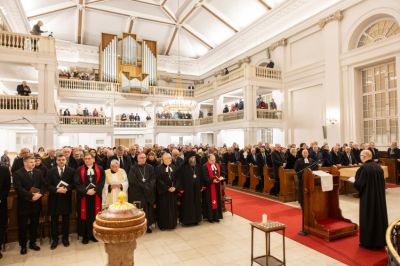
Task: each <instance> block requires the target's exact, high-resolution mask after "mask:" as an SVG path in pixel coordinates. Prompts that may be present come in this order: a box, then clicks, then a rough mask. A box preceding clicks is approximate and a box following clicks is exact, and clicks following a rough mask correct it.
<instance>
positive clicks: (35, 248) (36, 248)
mask: <svg viewBox="0 0 400 266" xmlns="http://www.w3.org/2000/svg"><path fill="white" fill-rule="evenodd" d="M29 249H32V250H34V251H39V250H40V247H39V246H38V245H36V243H32V244H29Z"/></svg>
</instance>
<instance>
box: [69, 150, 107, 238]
mask: <svg viewBox="0 0 400 266" xmlns="http://www.w3.org/2000/svg"><path fill="white" fill-rule="evenodd" d="M94 160H95V158H94V156H93V155H92V154H90V153H87V154H86V155H85V158H84V161H85V163H84V165H82V166H81V167H79V168H78V169H77V170H76V172H75V176H74V181H75V185H76V189H77V191H78V198H77V204H78V208H77V210H78V235H80V236H82V237H83V239H82V244H87V243H89V240H92V241H93V242H97V240H96V239H95V238H94V236H93V222H94V220H95V219H96V214H98V213H99V212H100V211H101V196H102V193H103V187H104V182H105V175H104V170H103V168H102V167H101V166H98V165H97V164H96V163H95V162H94Z"/></svg>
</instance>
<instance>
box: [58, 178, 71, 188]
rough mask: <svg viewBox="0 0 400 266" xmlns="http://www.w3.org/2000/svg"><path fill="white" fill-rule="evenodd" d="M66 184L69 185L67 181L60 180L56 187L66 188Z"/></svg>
mask: <svg viewBox="0 0 400 266" xmlns="http://www.w3.org/2000/svg"><path fill="white" fill-rule="evenodd" d="M68 186H69V185H68V183H67V182H65V181H62V180H61V181H60V182H59V183H58V185H57V187H56V188H59V187H63V188H67V187H68Z"/></svg>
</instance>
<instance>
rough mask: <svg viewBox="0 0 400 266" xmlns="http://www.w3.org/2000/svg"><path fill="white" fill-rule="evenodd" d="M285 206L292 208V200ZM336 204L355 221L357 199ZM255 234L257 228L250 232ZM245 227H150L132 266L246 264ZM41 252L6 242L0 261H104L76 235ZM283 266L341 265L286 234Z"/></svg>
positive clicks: (236, 221) (260, 243) (393, 207)
mask: <svg viewBox="0 0 400 266" xmlns="http://www.w3.org/2000/svg"><path fill="white" fill-rule="evenodd" d="M399 202H400V188H394V189H388V190H387V203H388V212H389V222H390V221H392V220H394V219H396V218H398V217H400V208H398V207H397V206H398V203H399ZM289 205H292V206H295V207H298V206H297V204H296V203H290V204H289ZM340 206H341V208H342V210H343V215H344V216H345V217H346V218H350V219H351V220H353V221H355V222H358V199H356V198H353V197H351V196H341V197H340ZM256 232H257V231H256ZM250 237H251V235H250V226H249V221H248V220H246V219H243V218H241V217H239V216H237V215H234V216H231V214H230V213H229V212H227V213H225V214H224V219H223V221H221V222H220V223H219V224H216V223H213V224H209V223H208V222H204V223H202V224H201V225H199V226H196V227H181V226H179V227H178V228H177V229H176V230H173V231H163V232H161V231H159V230H154V231H153V233H152V234H147V235H145V236H144V237H142V238H141V239H139V241H138V245H137V246H138V247H137V249H136V251H135V265H139V266H153V265H154V266H158V265H174V266H180V265H190V266H196V265H199V266H206V265H230V266H234V265H241V266H242V265H250ZM255 243H256V247H255V254H256V255H261V254H263V250H264V235H263V234H262V233H261V232H257V233H256V234H255ZM281 243H282V236H281V235H279V234H275V233H274V234H272V240H271V245H272V254H273V255H276V256H277V257H278V258H279V257H281V256H282V249H281ZM41 248H42V250H41V251H39V252H34V251H31V250H28V254H27V255H25V256H21V255H19V247H18V245H17V243H11V244H9V245H7V250H6V252H4V253H3V255H4V257H3V259H1V260H0V265H29V266H35V265H41V266H46V265H49V266H50V265H52V266H53V265H84V266H90V265H94V266H100V265H106V260H107V255H106V253H105V252H104V248H103V244H101V243H92V242H90V244H89V245H82V244H81V243H80V242H78V241H77V239H76V235H71V246H70V247H68V248H65V247H63V246H62V245H59V247H58V248H57V249H56V250H54V251H52V250H50V245H49V241H48V239H46V240H44V241H43V243H42V245H41ZM286 260H287V265H296V266H299V265H307V266H309V265H319V266H323V265H343V264H342V263H340V262H338V261H336V260H334V259H332V258H330V257H328V256H325V255H324V254H321V253H319V252H317V251H315V250H313V249H310V248H308V247H306V246H304V245H302V244H299V243H297V242H295V241H293V240H291V239H288V238H286Z"/></svg>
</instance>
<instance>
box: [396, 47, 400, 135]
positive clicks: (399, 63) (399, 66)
mask: <svg viewBox="0 0 400 266" xmlns="http://www.w3.org/2000/svg"><path fill="white" fill-rule="evenodd" d="M396 78H397V110H400V109H399V108H400V81H399V80H400V54H397V55H396ZM397 112H399V111H397ZM398 116H399V115H398ZM397 132H400V123H399V120H397ZM398 134H399V133H398ZM399 135H400V134H399Z"/></svg>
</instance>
